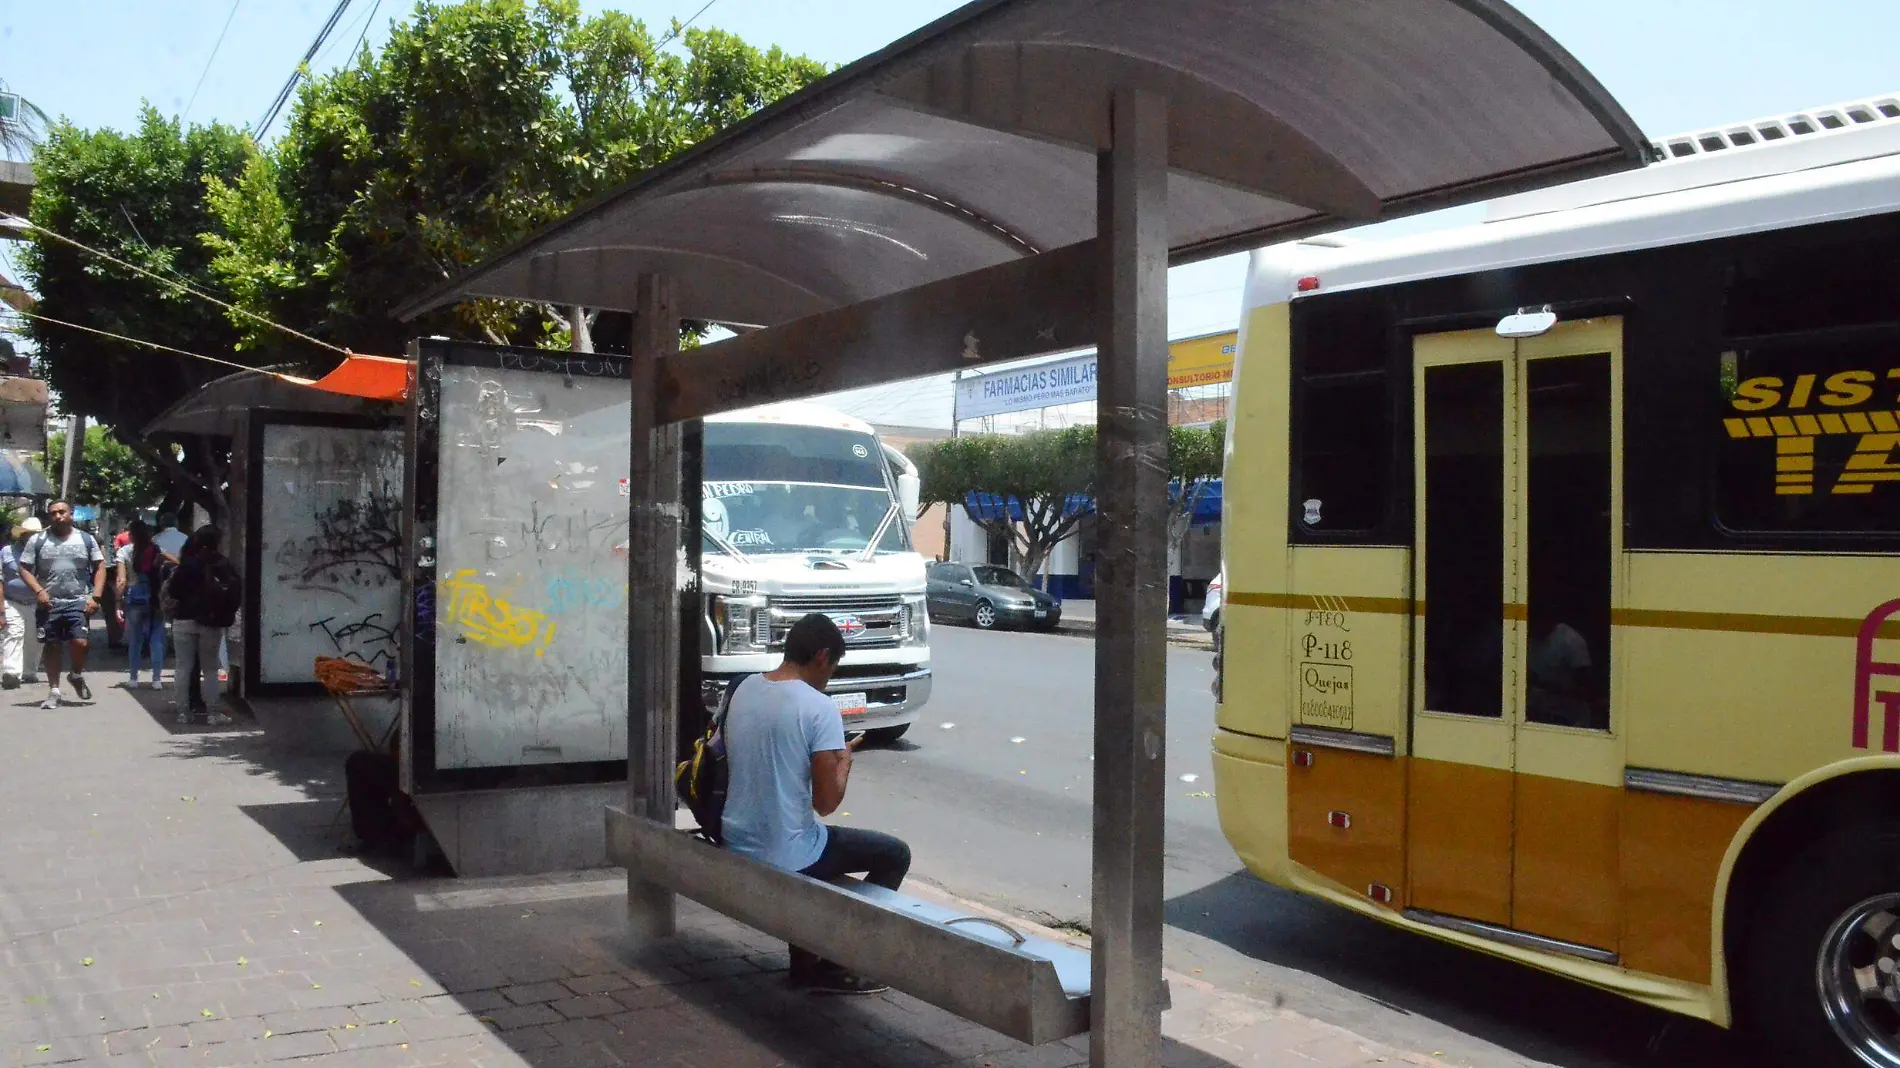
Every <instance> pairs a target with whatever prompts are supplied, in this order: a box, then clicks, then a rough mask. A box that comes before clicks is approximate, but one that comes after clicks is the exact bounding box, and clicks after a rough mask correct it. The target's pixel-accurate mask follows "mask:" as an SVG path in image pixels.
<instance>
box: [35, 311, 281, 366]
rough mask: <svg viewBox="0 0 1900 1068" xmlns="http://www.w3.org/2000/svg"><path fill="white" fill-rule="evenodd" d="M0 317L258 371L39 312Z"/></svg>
mask: <svg viewBox="0 0 1900 1068" xmlns="http://www.w3.org/2000/svg"><path fill="white" fill-rule="evenodd" d="M0 315H17V316H20V317H21V318H23V319H37V320H39V321H40V322H42V323H52V324H53V325H55V326H64V327H67V328H69V329H72V330H83V331H85V332H86V333H88V334H97V335H99V336H100V337H109V338H112V339H113V340H115V341H123V342H125V343H126V344H128V345H143V346H145V347H146V348H148V349H158V350H159V351H160V352H175V353H177V354H178V355H180V356H189V357H191V358H192V359H194V360H203V361H205V362H206V363H218V364H223V365H224V366H226V367H235V368H237V369H238V370H240V371H256V370H258V368H256V367H252V366H250V365H249V364H242V363H238V362H237V361H235V360H221V359H219V358H218V357H216V356H206V355H204V354H203V353H199V352H187V351H185V350H184V349H175V348H172V347H171V346H170V345H161V344H159V343H158V342H156V341H145V340H143V339H140V338H136V337H126V336H125V335H124V334H115V333H113V332H112V331H110V330H100V329H98V328H96V327H91V326H81V325H79V324H78V323H69V322H67V321H66V320H64V319H55V318H53V317H52V316H50V315H41V314H40V313H39V312H25V311H17V310H14V309H0ZM266 373H271V372H266Z"/></svg>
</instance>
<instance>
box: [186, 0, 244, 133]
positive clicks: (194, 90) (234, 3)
mask: <svg viewBox="0 0 1900 1068" xmlns="http://www.w3.org/2000/svg"><path fill="white" fill-rule="evenodd" d="M243 2H244V0H231V12H230V14H228V15H226V16H224V29H222V30H219V31H218V42H217V43H216V44H214V45H212V46H211V54H210V55H209V56H206V57H205V69H203V70H201V71H199V72H198V84H197V85H194V86H192V87H191V99H190V100H187V101H185V113H184V114H183V115H182V116H180V117H179V121H180V122H181V123H182V122H184V121H185V120H187V119H189V118H191V106H192V105H193V104H196V103H197V102H198V90H200V89H203V88H204V87H205V75H207V74H210V73H211V61H212V60H214V59H217V58H218V49H220V48H223V47H224V35H225V34H227V33H230V32H231V20H232V19H234V18H236V17H237V9H238V5H239V4H241V3H243Z"/></svg>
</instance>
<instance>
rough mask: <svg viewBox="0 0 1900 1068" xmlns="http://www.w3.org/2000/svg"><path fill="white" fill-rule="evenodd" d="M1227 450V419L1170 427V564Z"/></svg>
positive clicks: (1173, 565) (1175, 560) (1174, 559)
mask: <svg viewBox="0 0 1900 1068" xmlns="http://www.w3.org/2000/svg"><path fill="white" fill-rule="evenodd" d="M1226 451H1227V421H1226V420H1225V419H1222V420H1219V421H1217V422H1215V423H1213V424H1211V425H1208V426H1171V427H1169V428H1168V481H1169V485H1168V561H1169V564H1168V566H1169V567H1170V568H1171V569H1172V568H1174V567H1175V566H1176V565H1177V563H1178V561H1177V559H1176V558H1177V557H1178V556H1179V555H1180V552H1181V540H1182V539H1183V538H1185V537H1187V532H1188V528H1189V527H1191V526H1192V525H1193V520H1194V510H1195V509H1196V508H1198V507H1200V504H1201V499H1202V498H1203V497H1205V496H1206V495H1207V490H1208V487H1209V486H1210V485H1211V484H1212V483H1213V481H1214V480H1215V479H1217V478H1219V477H1221V465H1222V463H1224V462H1225V456H1226Z"/></svg>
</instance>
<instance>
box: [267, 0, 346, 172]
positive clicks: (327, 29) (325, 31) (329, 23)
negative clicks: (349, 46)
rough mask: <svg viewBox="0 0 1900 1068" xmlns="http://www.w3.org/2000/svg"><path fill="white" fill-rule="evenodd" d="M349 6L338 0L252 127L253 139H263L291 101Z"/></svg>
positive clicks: (343, 0) (344, 0) (342, 0)
mask: <svg viewBox="0 0 1900 1068" xmlns="http://www.w3.org/2000/svg"><path fill="white" fill-rule="evenodd" d="M349 6H350V0H337V5H336V8H335V10H333V11H331V12H330V17H329V19H327V20H326V21H325V22H324V24H323V28H322V29H319V30H318V31H317V36H316V39H315V40H312V41H311V42H310V47H309V48H308V49H306V50H305V51H304V54H303V59H302V61H300V62H299V63H298V64H297V67H296V69H295V70H293V71H291V72H290V77H289V78H288V79H286V80H285V82H284V87H283V88H282V89H280V90H278V91H277V99H275V100H273V101H271V105H270V109H269V110H268V111H266V112H264V117H263V118H262V119H259V120H258V123H257V125H256V126H254V127H252V128H251V139H252V140H253V141H262V140H263V139H264V134H265V133H266V132H267V131H268V130H269V129H270V127H271V124H272V123H274V122H276V121H277V116H278V114H279V113H280V112H282V111H283V110H284V105H285V104H287V103H289V102H290V95H291V94H292V93H294V92H296V91H297V82H298V81H299V80H301V79H302V78H303V76H304V74H305V73H306V72H307V71H308V70H309V69H310V61H311V60H313V59H315V58H316V56H317V51H318V50H319V49H321V48H322V47H323V42H324V41H327V40H329V38H330V34H331V32H333V31H334V30H335V29H336V24H337V23H338V22H341V21H342V20H343V12H344V11H345V10H347V9H348V8H349Z"/></svg>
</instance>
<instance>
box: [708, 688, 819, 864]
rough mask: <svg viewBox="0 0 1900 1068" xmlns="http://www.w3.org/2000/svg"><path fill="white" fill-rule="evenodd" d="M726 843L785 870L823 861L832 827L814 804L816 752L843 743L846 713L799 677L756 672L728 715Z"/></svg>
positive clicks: (734, 696)
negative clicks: (774, 677) (781, 677)
mask: <svg viewBox="0 0 1900 1068" xmlns="http://www.w3.org/2000/svg"><path fill="white" fill-rule="evenodd" d="M725 734H726V767H727V770H728V772H729V773H730V779H729V780H728V783H727V786H726V811H725V818H724V820H723V827H722V829H723V831H724V833H725V839H726V848H727V849H730V850H732V851H733V852H735V853H739V854H741V855H744V856H748V857H751V858H752V859H753V860H756V861H760V862H761V863H765V864H770V865H771V866H773V867H774V868H780V869H783V870H785V871H800V870H803V869H805V868H809V867H811V866H812V865H813V864H815V863H817V861H818V855H819V854H820V853H823V852H824V851H825V841H826V839H827V838H828V836H829V832H827V831H826V830H825V825H824V824H822V823H820V822H818V814H817V813H816V812H813V811H812V807H811V758H812V754H813V753H822V752H826V751H827V750H834V749H843V748H844V747H845V745H844V717H843V716H842V715H840V714H839V713H838V706H837V705H836V704H834V703H833V702H832V700H831V698H829V697H826V696H825V695H824V694H823V693H820V692H819V691H817V690H815V689H813V688H812V687H811V686H810V685H809V684H807V683H805V682H803V681H801V680H799V679H788V680H786V681H784V682H773V681H772V680H770V679H768V678H766V677H765V676H763V675H753V676H752V677H750V678H748V679H746V680H745V681H744V682H741V683H740V684H739V688H738V689H737V690H735V691H733V694H732V707H731V709H730V710H729V711H728V712H727V713H726V732H725Z"/></svg>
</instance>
